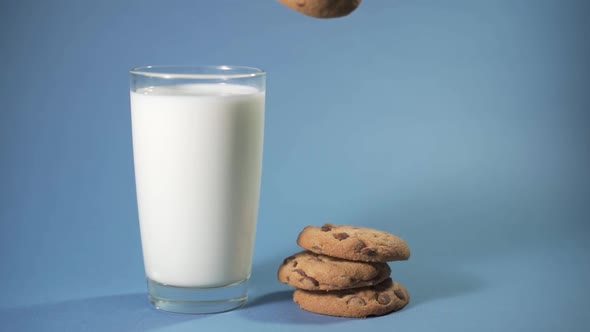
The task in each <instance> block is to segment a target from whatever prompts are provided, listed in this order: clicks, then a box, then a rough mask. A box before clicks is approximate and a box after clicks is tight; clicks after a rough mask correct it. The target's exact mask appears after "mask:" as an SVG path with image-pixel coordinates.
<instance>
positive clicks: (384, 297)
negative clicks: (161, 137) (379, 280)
mask: <svg viewBox="0 0 590 332" xmlns="http://www.w3.org/2000/svg"><path fill="white" fill-rule="evenodd" d="M377 302H379V304H383V305H385V304H388V303H389V302H391V298H390V297H389V295H387V294H385V293H381V294H379V295H378V296H377Z"/></svg>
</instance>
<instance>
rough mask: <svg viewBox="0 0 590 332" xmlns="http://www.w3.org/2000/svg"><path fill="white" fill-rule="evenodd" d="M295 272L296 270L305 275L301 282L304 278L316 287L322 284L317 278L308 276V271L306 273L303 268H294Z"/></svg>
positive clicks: (300, 280)
mask: <svg viewBox="0 0 590 332" xmlns="http://www.w3.org/2000/svg"><path fill="white" fill-rule="evenodd" d="M293 272H295V273H297V274H299V275H300V276H302V277H303V278H301V279H299V282H303V280H309V281H310V282H311V283H312V284H313V285H314V286H316V287H317V286H319V285H320V283H319V282H318V281H317V280H316V279H315V278H312V277H310V276H308V275H307V273H305V271H303V270H302V269H296V270H293Z"/></svg>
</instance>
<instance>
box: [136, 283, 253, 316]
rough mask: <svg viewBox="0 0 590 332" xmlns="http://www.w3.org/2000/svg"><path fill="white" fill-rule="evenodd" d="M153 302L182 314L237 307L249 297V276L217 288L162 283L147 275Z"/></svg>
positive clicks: (221, 310)
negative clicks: (176, 285) (175, 285)
mask: <svg viewBox="0 0 590 332" xmlns="http://www.w3.org/2000/svg"><path fill="white" fill-rule="evenodd" d="M147 282H148V291H149V299H150V302H151V303H152V304H153V305H154V306H155V307H156V309H160V310H164V311H170V312H176V313H183V314H210V313H216V312H224V311H229V310H233V309H236V308H238V307H240V306H242V305H243V304H244V303H246V300H247V299H248V279H245V280H242V281H240V282H237V283H235V284H231V285H229V286H223V287H216V288H188V287H174V286H169V285H163V284H160V283H158V282H155V281H153V280H150V279H149V278H148V280H147Z"/></svg>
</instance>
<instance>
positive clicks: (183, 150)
mask: <svg viewBox="0 0 590 332" xmlns="http://www.w3.org/2000/svg"><path fill="white" fill-rule="evenodd" d="M130 74H131V83H130V85H131V89H130V90H131V91H130V98H131V121H132V131H133V156H134V166H135V180H136V189H137V205H138V212H139V224H140V232H141V243H142V249H143V259H144V265H145V272H146V276H147V282H148V291H149V299H150V301H151V302H152V303H153V304H154V306H155V307H156V308H158V309H162V310H166V311H172V312H181V313H212V312H222V311H227V310H231V309H234V308H237V307H239V306H241V305H242V304H244V303H245V301H246V299H247V294H248V293H247V290H248V279H249V277H250V271H251V266H252V254H253V247H254V237H255V231H256V219H257V213H258V197H259V192H260V176H261V163H262V142H263V131H264V130H263V129H264V101H265V78H266V74H265V72H264V71H262V70H260V69H256V68H249V67H238V66H146V67H138V68H134V69H132V70H131V71H130Z"/></svg>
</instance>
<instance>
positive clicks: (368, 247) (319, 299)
mask: <svg viewBox="0 0 590 332" xmlns="http://www.w3.org/2000/svg"><path fill="white" fill-rule="evenodd" d="M297 244H298V245H299V246H301V247H302V248H304V249H305V250H304V251H301V252H299V253H297V254H295V255H293V256H290V257H287V258H286V259H285V260H284V261H283V264H282V265H281V266H280V267H279V271H278V279H279V281H280V282H282V283H285V284H289V285H291V286H293V287H296V288H297V289H296V290H295V292H294V293H293V300H294V301H295V302H296V303H297V304H299V306H300V307H301V308H302V309H304V310H307V311H311V312H315V313H319V314H324V315H332V316H342V317H367V316H379V315H384V314H387V313H390V312H393V311H397V310H400V309H402V308H403V307H404V306H405V305H406V304H408V302H409V301H410V296H409V295H408V291H407V290H406V288H405V287H404V286H402V285H401V284H400V283H398V282H394V281H393V280H392V279H391V278H390V274H391V269H390V267H389V265H388V264H387V262H389V261H398V260H407V259H408V258H409V257H410V249H409V248H408V245H407V244H406V242H405V241H404V240H402V239H401V238H399V237H397V236H395V235H393V234H391V233H387V232H383V231H379V230H376V229H371V228H366V227H355V226H349V225H338V226H337V225H332V224H325V225H324V226H321V227H316V226H307V227H305V228H304V229H303V231H301V233H300V234H299V237H298V238H297Z"/></svg>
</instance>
